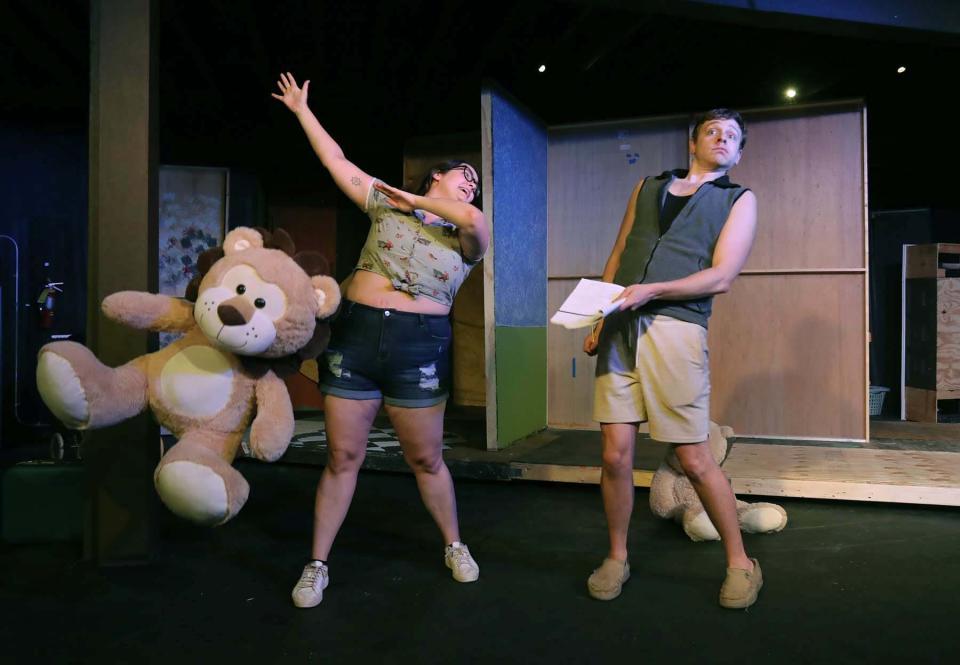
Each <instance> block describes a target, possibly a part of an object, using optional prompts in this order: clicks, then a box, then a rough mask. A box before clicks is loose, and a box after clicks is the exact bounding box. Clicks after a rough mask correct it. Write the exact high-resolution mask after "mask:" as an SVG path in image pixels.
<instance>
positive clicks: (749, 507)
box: [737, 501, 787, 533]
mask: <svg viewBox="0 0 960 665" xmlns="http://www.w3.org/2000/svg"><path fill="white" fill-rule="evenodd" d="M737 516H738V517H739V520H740V529H741V530H743V531H746V532H747V533H777V532H778V531H782V530H783V528H784V527H785V526H787V511H786V510H784V509H783V508H781V507H780V506H778V505H777V504H775V503H747V502H745V501H737Z"/></svg>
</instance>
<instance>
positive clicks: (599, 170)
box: [547, 117, 688, 277]
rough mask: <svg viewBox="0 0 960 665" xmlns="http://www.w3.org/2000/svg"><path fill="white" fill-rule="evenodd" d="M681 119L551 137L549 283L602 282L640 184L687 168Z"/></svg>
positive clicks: (570, 130)
mask: <svg viewBox="0 0 960 665" xmlns="http://www.w3.org/2000/svg"><path fill="white" fill-rule="evenodd" d="M686 128H687V120H686V118H685V117H676V118H672V119H667V120H654V121H625V122H621V123H604V124H596V125H588V126H571V127H561V128H555V129H551V130H550V147H549V152H548V156H547V171H548V172H547V183H548V185H547V188H548V192H549V194H548V203H547V219H548V235H547V275H549V276H550V277H574V276H576V277H586V276H589V275H595V276H596V275H599V274H600V273H601V272H603V265H604V263H606V261H607V257H608V256H609V255H610V250H611V249H612V247H613V242H614V240H616V237H617V230H618V229H619V228H620V222H621V220H622V219H623V213H624V210H626V207H627V200H628V199H629V198H630V192H631V191H633V188H634V186H636V184H637V182H638V181H639V180H640V178H642V177H644V176H647V175H651V174H653V175H657V174H659V173H662V172H663V171H665V170H667V169H674V168H686V166H687V163H688V157H687V144H686V131H687V129H686Z"/></svg>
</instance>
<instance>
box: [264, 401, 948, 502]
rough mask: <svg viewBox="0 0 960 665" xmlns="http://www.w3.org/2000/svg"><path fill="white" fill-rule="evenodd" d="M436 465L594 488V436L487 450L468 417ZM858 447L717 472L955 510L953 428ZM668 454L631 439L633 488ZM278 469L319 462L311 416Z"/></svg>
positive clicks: (531, 440) (379, 437) (743, 483)
mask: <svg viewBox="0 0 960 665" xmlns="http://www.w3.org/2000/svg"><path fill="white" fill-rule="evenodd" d="M376 425H377V427H374V429H373V431H372V432H371V434H370V441H369V443H368V446H367V455H366V459H365V461H364V468H367V469H373V470H380V471H398V472H407V471H408V468H407V465H406V463H405V462H404V461H403V457H402V455H401V454H400V446H399V443H398V442H397V441H396V438H395V435H394V433H393V430H392V429H390V427H389V423H388V422H386V421H385V420H383V419H379V420H378V421H377V423H376ZM444 425H445V426H444V430H445V431H444V448H445V449H444V459H445V460H446V463H447V466H448V467H449V468H450V471H451V473H452V474H453V475H454V476H455V477H458V478H470V479H476V480H531V481H547V482H563V483H587V484H599V482H600V433H599V432H597V431H591V430H557V429H547V430H544V431H542V432H538V433H537V434H534V435H532V436H530V437H528V438H526V439H524V440H523V441H520V442H518V443H516V444H514V445H513V446H510V447H509V448H507V449H506V450H501V451H488V450H486V446H485V442H484V441H483V435H484V431H483V423H482V421H480V420H478V419H477V418H475V417H470V414H468V415H467V417H461V418H448V419H447V421H446V422H445V423H444ZM872 431H873V434H874V436H873V437H872V439H871V441H869V442H866V443H858V442H836V441H818V440H803V441H798V440H762V439H747V438H741V439H739V440H735V443H734V445H733V448H732V450H731V453H730V456H729V457H728V459H727V461H726V463H725V464H724V467H723V468H724V471H725V472H726V473H727V475H728V476H730V479H731V482H732V483H733V488H734V491H735V492H736V493H737V494H738V495H740V496H742V497H746V496H756V497H759V496H766V497H774V498H775V497H797V498H807V499H839V500H850V501H876V502H889V503H913V504H933V505H942V506H960V425H944V424H940V425H931V424H920V423H907V422H899V421H887V422H879V421H878V422H875V423H873V424H872ZM666 451H667V446H666V445H665V444H662V443H658V442H656V441H652V440H650V439H649V437H648V436H647V435H645V434H641V435H640V437H639V438H638V440H637V446H636V454H635V456H634V472H633V480H634V484H635V486H637V487H649V486H650V483H651V481H652V480H653V474H654V473H655V471H656V469H657V467H658V466H659V464H660V460H662V459H663V456H664V455H665V454H666ZM283 459H284V461H285V462H290V463H296V464H310V465H323V464H325V463H326V433H325V432H324V424H323V416H322V414H319V413H311V414H299V417H298V418H297V422H296V431H295V434H294V437H293V441H292V442H291V446H290V449H289V450H288V451H287V454H286V455H285V456H284V458H283Z"/></svg>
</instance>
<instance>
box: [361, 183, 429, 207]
mask: <svg viewBox="0 0 960 665" xmlns="http://www.w3.org/2000/svg"><path fill="white" fill-rule="evenodd" d="M373 186H374V187H376V188H377V191H379V192H381V193H382V194H383V195H384V196H386V197H387V203H389V204H390V205H391V206H393V207H394V208H396V209H397V210H400V211H402V212H413V211H414V210H415V209H416V207H417V199H418V198H420V197H418V196H417V195H416V194H411V193H410V192H405V191H403V190H402V189H397V188H396V187H391V186H390V185H388V184H387V183H385V182H381V181H379V180H377V181H375V182H374V184H373Z"/></svg>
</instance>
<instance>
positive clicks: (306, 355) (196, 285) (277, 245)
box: [184, 226, 336, 378]
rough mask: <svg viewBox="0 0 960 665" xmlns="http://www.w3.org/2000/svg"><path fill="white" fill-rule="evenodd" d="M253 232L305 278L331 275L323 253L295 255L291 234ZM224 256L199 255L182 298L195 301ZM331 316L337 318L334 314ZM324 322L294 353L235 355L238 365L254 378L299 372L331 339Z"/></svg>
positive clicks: (214, 251)
mask: <svg viewBox="0 0 960 665" xmlns="http://www.w3.org/2000/svg"><path fill="white" fill-rule="evenodd" d="M254 230H255V231H257V232H258V233H259V234H260V236H261V237H262V238H263V248H264V249H279V250H280V251H281V252H283V253H284V254H286V255H287V256H289V257H290V258H292V259H293V260H294V262H295V263H296V264H297V265H298V266H300V267H301V268H303V271H304V272H305V273H307V276H308V277H313V276H314V275H329V274H330V265H329V264H328V263H327V260H326V259H325V258H324V257H323V254H320V252H313V251H303V252H297V251H296V246H295V245H294V242H293V238H291V237H290V234H289V233H287V232H286V231H284V230H283V229H276V230H274V231H273V232H270V231H268V230H267V229H264V228H261V227H259V226H258V227H255V228H254ZM224 256H225V254H224V251H223V246H220V247H211V248H210V249H208V250H206V251H205V252H203V253H202V254H200V256H199V257H198V258H197V274H196V275H194V276H193V279H191V280H190V283H189V284H187V290H186V292H185V293H184V298H186V299H187V300H188V301H190V302H194V303H195V302H196V301H197V297H198V296H199V291H200V282H201V281H202V280H203V278H204V276H206V274H207V273H208V272H209V271H210V268H211V267H213V264H214V263H216V262H217V261H219V260H220V259H222V258H223V257H224ZM333 316H336V314H334V315H333ZM330 318H333V317H330ZM327 320H329V319H317V326H316V328H315V329H314V332H313V337H312V338H311V339H310V341H309V342H307V343H306V344H305V345H304V346H303V347H302V348H301V349H300V350H299V351H297V352H296V353H292V354H290V355H288V356H283V357H282V358H259V357H251V356H238V357H239V358H240V362H241V364H242V365H243V366H244V368H245V369H246V370H247V371H248V372H250V373H251V374H253V375H254V376H262V375H264V374H266V373H267V372H268V371H270V370H273V373H274V374H276V375H277V376H279V377H281V378H282V377H284V376H289V375H291V374H295V373H296V372H297V371H299V369H300V365H301V364H302V363H303V361H304V360H311V359H313V358H316V357H317V356H318V355H320V353H321V352H322V351H323V349H325V348H326V346H327V342H328V341H329V340H330V326H328V325H321V323H322V322H324V321H327Z"/></svg>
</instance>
